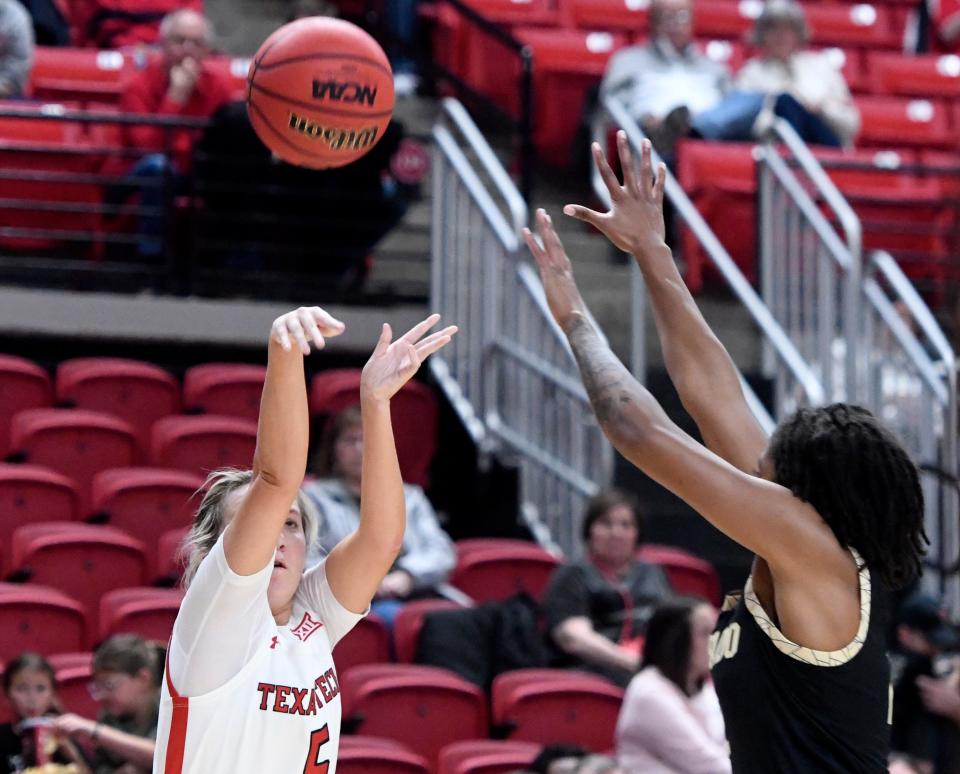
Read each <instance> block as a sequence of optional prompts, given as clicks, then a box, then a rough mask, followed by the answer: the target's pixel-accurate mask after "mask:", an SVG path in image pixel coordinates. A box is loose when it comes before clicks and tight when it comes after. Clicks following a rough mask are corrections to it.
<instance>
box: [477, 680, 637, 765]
mask: <svg viewBox="0 0 960 774" xmlns="http://www.w3.org/2000/svg"><path fill="white" fill-rule="evenodd" d="M551 672H553V674H550V673H551ZM491 701H492V712H493V725H494V727H495V728H496V727H499V728H501V729H503V730H505V731H506V732H507V738H509V739H512V740H514V739H515V740H522V741H529V742H537V743H539V744H557V743H566V744H579V745H581V746H582V747H584V748H585V749H587V750H591V751H593V752H605V751H607V750H610V749H613V746H614V729H615V728H616V725H617V716H618V715H619V713H620V705H621V703H622V702H623V690H622V689H620V688H617V687H616V686H614V685H612V684H611V683H609V682H608V681H606V680H604V679H603V678H602V677H597V676H595V675H588V674H585V673H575V672H568V671H566V670H542V669H518V670H516V671H513V672H506V673H504V674H502V675H499V676H498V677H497V678H495V679H494V681H493V687H492V691H491Z"/></svg>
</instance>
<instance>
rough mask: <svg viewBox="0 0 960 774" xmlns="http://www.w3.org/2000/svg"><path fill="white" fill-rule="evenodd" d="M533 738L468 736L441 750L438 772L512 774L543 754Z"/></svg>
mask: <svg viewBox="0 0 960 774" xmlns="http://www.w3.org/2000/svg"><path fill="white" fill-rule="evenodd" d="M540 750H541V746H540V745H539V744H534V743H532V742H515V741H495V740H493V739H467V740H464V741H461V742H454V743H453V744H448V745H447V746H446V747H444V748H443V749H442V750H441V751H440V760H439V765H438V767H437V774H510V772H514V771H521V770H525V769H527V768H528V767H529V765H530V764H531V763H532V762H533V760H534V759H535V758H536V757H537V755H539V753H540Z"/></svg>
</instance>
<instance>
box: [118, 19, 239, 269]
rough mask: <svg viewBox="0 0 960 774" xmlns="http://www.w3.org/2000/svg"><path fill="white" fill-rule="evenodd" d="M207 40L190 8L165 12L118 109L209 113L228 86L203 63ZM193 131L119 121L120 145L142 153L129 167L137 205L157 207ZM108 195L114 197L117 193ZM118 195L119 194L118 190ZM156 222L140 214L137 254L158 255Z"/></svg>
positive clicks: (185, 160) (185, 159)
mask: <svg viewBox="0 0 960 774" xmlns="http://www.w3.org/2000/svg"><path fill="white" fill-rule="evenodd" d="M212 41H213V33H212V30H211V28H210V23H209V22H208V21H207V19H206V18H204V17H203V16H202V15H200V14H199V13H197V12H196V11H192V10H189V9H183V10H179V11H174V12H173V13H170V14H168V15H167V16H165V17H164V19H163V21H162V22H161V23H160V44H161V48H162V51H163V54H162V56H161V57H160V58H158V59H156V60H154V61H151V62H150V63H149V64H148V65H147V66H146V67H145V68H144V69H143V70H141V71H140V72H139V73H137V74H136V75H135V76H134V77H133V78H131V79H130V82H129V83H128V84H127V86H126V88H125V90H124V93H123V95H122V98H121V101H120V107H121V109H122V110H123V112H124V113H136V114H141V115H149V116H158V117H166V118H177V117H179V118H209V117H210V116H212V115H213V114H214V112H216V110H217V109H218V108H219V107H220V106H221V105H223V104H225V103H226V102H229V100H230V96H231V86H230V84H229V83H228V82H227V80H226V79H225V78H224V76H222V75H219V74H217V73H216V72H215V71H213V70H212V69H210V68H209V67H207V66H205V64H204V62H205V60H206V58H207V55H208V54H209V52H210V48H211V45H212ZM199 135H200V132H199V131H198V130H196V129H166V128H164V127H161V126H155V125H147V124H125V125H124V135H123V137H124V145H125V146H126V147H127V148H128V149H129V150H130V151H131V152H134V153H139V154H142V155H141V157H140V159H139V160H138V161H137V162H136V163H135V164H134V166H133V168H132V170H131V171H130V172H129V174H130V175H132V176H133V177H137V178H141V179H143V180H144V181H147V184H146V185H143V186H142V188H141V191H140V203H141V205H142V206H144V207H150V208H161V207H163V205H164V203H165V201H164V199H165V192H166V191H165V189H169V186H164V185H161V183H162V182H163V181H164V180H166V181H167V182H168V183H172V182H174V181H175V179H176V178H177V176H178V174H179V173H181V172H183V171H184V170H185V169H186V167H187V166H188V165H189V162H190V152H191V150H192V147H193V144H194V142H195V141H196V139H197V138H198V137H199ZM125 193H126V191H124V194H125ZM109 198H111V199H115V198H117V195H114V196H112V197H109ZM119 198H120V199H122V198H124V197H123V195H119ZM113 203H115V202H113ZM161 225H162V219H161V218H158V217H155V216H146V217H144V218H143V219H142V221H141V225H140V233H141V242H140V253H141V255H144V256H157V255H159V254H160V252H161V251H162V247H163V244H162V241H161V240H160V239H159V232H160V228H161Z"/></svg>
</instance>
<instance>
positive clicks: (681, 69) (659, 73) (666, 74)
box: [600, 0, 730, 157]
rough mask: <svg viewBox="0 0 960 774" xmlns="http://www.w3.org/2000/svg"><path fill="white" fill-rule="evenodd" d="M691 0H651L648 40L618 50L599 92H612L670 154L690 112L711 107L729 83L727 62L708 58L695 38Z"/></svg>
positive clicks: (661, 149)
mask: <svg viewBox="0 0 960 774" xmlns="http://www.w3.org/2000/svg"><path fill="white" fill-rule="evenodd" d="M693 12H694V11H693V2H692V0H653V2H651V3H650V33H651V35H650V42H649V43H646V44H644V45H642V46H629V47H627V48H623V49H621V50H620V51H618V52H617V53H615V54H614V55H613V56H612V57H611V58H610V62H609V64H608V65H607V71H606V73H604V76H603V83H602V84H601V87H600V94H601V96H608V95H609V96H614V97H616V98H618V99H620V100H621V101H622V102H623V104H624V107H625V108H626V109H627V111H628V112H629V113H630V115H631V116H632V117H633V119H634V120H635V121H637V123H638V124H639V125H640V127H641V128H642V129H643V131H644V133H645V134H646V135H647V136H648V137H649V138H650V140H651V141H652V142H653V144H654V146H655V147H656V149H657V151H658V152H659V153H661V154H663V155H665V156H668V157H669V156H670V155H671V154H672V151H673V145H674V142H675V141H676V139H677V138H679V137H681V136H684V135H685V134H687V132H688V131H689V128H690V120H691V116H695V115H697V114H699V113H700V112H702V111H704V110H707V109H709V108H712V107H713V106H714V105H716V104H717V103H719V102H720V100H721V99H722V98H723V96H724V95H725V94H726V92H727V91H728V88H729V81H730V74H729V72H728V71H727V68H726V66H725V65H722V64H719V63H717V62H714V61H713V60H711V59H708V58H707V57H706V56H705V55H704V54H703V53H702V52H701V51H700V49H699V48H698V47H697V45H696V44H695V43H694V42H693Z"/></svg>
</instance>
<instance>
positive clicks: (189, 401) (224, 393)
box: [183, 363, 267, 421]
mask: <svg viewBox="0 0 960 774" xmlns="http://www.w3.org/2000/svg"><path fill="white" fill-rule="evenodd" d="M266 375H267V369H266V367H265V366H259V365H247V364H245V363H204V364H203V365H198V366H194V367H193V368H188V369H187V371H186V373H184V375H183V405H184V407H185V408H186V409H187V410H188V411H202V412H203V413H204V414H220V415H221V416H228V417H241V418H243V419H252V420H253V421H257V419H258V418H259V416H260V394H261V393H262V392H263V380H264V378H266Z"/></svg>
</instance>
